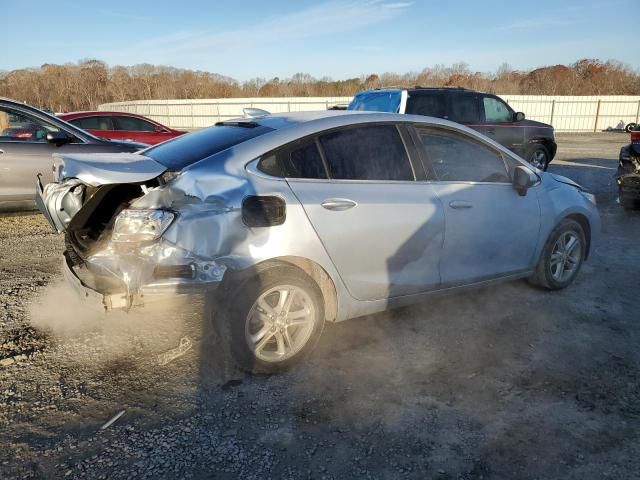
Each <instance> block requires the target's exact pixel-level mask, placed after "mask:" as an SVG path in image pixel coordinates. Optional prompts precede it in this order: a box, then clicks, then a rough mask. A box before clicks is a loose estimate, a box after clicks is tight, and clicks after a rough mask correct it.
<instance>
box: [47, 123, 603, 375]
mask: <svg viewBox="0 0 640 480" xmlns="http://www.w3.org/2000/svg"><path fill="white" fill-rule="evenodd" d="M54 157H55V158H54V172H55V177H56V182H54V183H50V184H48V185H46V186H45V187H44V188H43V187H42V185H37V189H38V194H37V199H38V204H39V206H40V209H41V210H42V212H43V214H44V215H45V216H46V217H47V218H48V220H49V221H50V223H51V225H52V226H53V227H54V228H55V229H56V230H57V231H58V232H65V235H66V240H67V241H66V244H67V250H66V252H65V254H64V256H65V261H64V270H65V274H66V276H67V278H68V280H69V281H70V282H71V283H72V284H74V285H75V286H76V287H77V288H78V289H79V290H81V291H82V292H83V294H84V295H87V296H89V295H90V296H98V297H99V298H100V299H101V301H102V302H103V304H104V306H105V308H106V309H115V308H123V309H129V308H132V307H138V306H141V305H143V304H144V302H145V301H146V300H147V299H148V298H149V297H150V296H151V295H156V294H178V293H188V292H192V291H209V292H210V293H209V294H210V295H212V296H213V298H214V300H215V305H217V310H216V315H215V317H216V321H217V322H218V323H219V324H221V325H224V326H225V331H227V332H228V335H229V338H228V341H229V342H230V345H231V350H232V352H233V354H234V356H235V357H236V359H237V360H238V362H239V363H240V364H241V365H242V366H243V367H244V368H246V369H248V370H251V371H259V372H273V371H276V370H279V369H282V368H286V367H288V366H289V365H291V364H292V363H294V362H296V361H298V360H299V359H300V358H301V357H303V356H304V355H305V354H307V353H308V352H309V351H310V350H311V349H312V348H313V346H314V344H315V343H316V342H317V340H318V337H319V336H320V334H321V332H322V329H323V326H324V323H325V322H326V321H329V322H334V321H341V320H346V319H348V318H352V317H357V316H361V315H366V314H372V313H375V312H380V311H383V310H385V309H388V308H391V307H395V306H400V305H406V304H410V303H415V302H420V301H424V300H425V299H427V298H429V296H430V295H434V294H439V293H442V292H452V291H455V290H458V289H463V288H468V287H475V286H482V285H487V284H489V283H493V282H501V281H506V280H514V279H518V278H528V279H530V280H531V282H532V283H533V284H535V285H538V286H540V287H542V288H546V289H552V290H555V289H561V288H564V287H566V286H567V285H569V284H570V283H571V282H572V281H573V280H574V279H575V277H576V275H577V274H578V271H579V270H580V266H581V265H582V262H583V261H584V260H585V259H586V258H587V257H588V256H589V253H590V251H592V250H593V246H594V243H595V241H596V236H597V234H598V231H599V228H600V220H599V216H598V211H597V208H596V202H595V198H594V196H593V195H591V194H589V193H587V192H585V191H584V190H583V189H582V188H581V187H580V186H579V185H577V184H575V183H574V182H572V181H571V180H569V179H567V178H564V177H560V176H557V175H554V174H551V173H545V172H542V171H540V170H536V169H535V168H534V167H532V166H531V165H529V164H528V163H527V162H525V161H524V160H522V159H521V158H520V157H518V156H516V155H515V154H513V153H511V152H509V151H508V150H507V149H505V148H504V147H502V146H501V145H499V144H497V143H496V142H494V141H492V140H490V139H488V138H487V137H484V136H482V135H481V134H479V133H477V132H475V131H473V130H471V129H469V128H466V127H464V126H462V125H459V124H455V123H452V122H449V121H446V120H440V119H435V118H430V117H423V116H412V115H395V114H388V113H361V112H312V113H289V114H278V115H266V114H265V115H262V116H255V113H254V116H252V117H249V118H241V119H236V120H233V121H226V122H220V123H218V124H216V125H215V126H213V127H210V128H207V129H204V130H200V131H198V132H194V133H191V134H188V135H185V136H182V137H178V138H176V139H175V140H172V141H169V142H167V143H164V144H161V145H158V146H154V147H151V148H149V149H147V150H144V151H142V152H140V153H137V154H93V155H56V156H54Z"/></svg>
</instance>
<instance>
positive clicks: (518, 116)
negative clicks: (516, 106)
mask: <svg viewBox="0 0 640 480" xmlns="http://www.w3.org/2000/svg"><path fill="white" fill-rule="evenodd" d="M522 120H524V113H522V112H516V122H521V121H522Z"/></svg>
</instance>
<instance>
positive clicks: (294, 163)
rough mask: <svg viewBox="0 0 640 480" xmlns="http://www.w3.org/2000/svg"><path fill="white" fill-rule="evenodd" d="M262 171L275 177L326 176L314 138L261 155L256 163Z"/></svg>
mask: <svg viewBox="0 0 640 480" xmlns="http://www.w3.org/2000/svg"><path fill="white" fill-rule="evenodd" d="M258 168H259V169H260V170H262V171H263V172H265V173H267V174H269V175H273V176H276V177H287V178H316V179H318V178H320V179H325V178H327V172H326V170H325V168H324V164H323V163H322V157H321V156H320V152H319V151H318V146H317V145H316V142H315V140H307V141H305V142H303V143H302V142H296V143H294V144H293V145H290V146H288V147H286V148H283V149H281V150H279V151H277V152H274V153H271V154H268V155H266V156H265V157H263V158H262V159H261V160H260V162H259V163H258Z"/></svg>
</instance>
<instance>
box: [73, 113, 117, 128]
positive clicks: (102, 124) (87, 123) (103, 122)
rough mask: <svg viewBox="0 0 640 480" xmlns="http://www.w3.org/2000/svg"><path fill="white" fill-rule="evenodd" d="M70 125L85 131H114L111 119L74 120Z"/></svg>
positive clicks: (85, 118) (88, 118)
mask: <svg viewBox="0 0 640 480" xmlns="http://www.w3.org/2000/svg"><path fill="white" fill-rule="evenodd" d="M69 123H73V124H74V125H75V126H77V127H80V128H83V129H85V130H113V129H114V128H113V123H112V122H111V118H110V117H101V116H97V117H84V118H74V119H73V120H70V121H69Z"/></svg>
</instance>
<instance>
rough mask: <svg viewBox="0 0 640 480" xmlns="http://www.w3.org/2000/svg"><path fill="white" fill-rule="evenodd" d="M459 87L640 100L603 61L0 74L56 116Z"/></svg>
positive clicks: (8, 90)
mask: <svg viewBox="0 0 640 480" xmlns="http://www.w3.org/2000/svg"><path fill="white" fill-rule="evenodd" d="M414 86H433V87H440V86H459V87H465V88H470V89H474V90H481V91H485V92H492V93H502V94H524V95H640V74H639V73H638V72H637V71H635V70H633V69H632V68H631V67H629V66H627V65H625V64H622V63H620V62H617V61H614V60H609V61H606V62H602V61H599V60H595V59H583V60H579V61H577V62H575V63H573V64H571V65H554V66H548V67H542V68H536V69H534V70H530V71H517V70H514V69H512V68H511V67H510V66H509V65H508V64H504V65H502V66H501V67H500V68H498V69H497V70H496V71H495V72H491V73H481V72H472V71H471V70H470V69H469V66H468V65H467V64H465V63H457V64H454V65H451V66H445V65H435V66H433V67H428V68H425V69H423V70H421V71H420V72H409V73H405V74H397V73H380V74H375V73H374V74H370V75H364V76H361V77H359V78H350V79H346V80H332V79H331V78H329V77H324V78H321V79H317V78H314V77H312V76H311V75H309V74H306V73H296V74H295V75H293V76H292V77H291V78H284V79H280V78H278V77H275V78H271V79H265V78H253V79H250V80H247V81H244V82H240V81H237V80H235V79H233V78H230V77H226V76H224V75H220V74H217V73H211V72H203V71H195V70H187V69H179V68H173V67H167V66H161V65H149V64H141V65H134V66H131V67H124V66H114V67H110V66H108V65H107V64H106V63H104V62H102V61H100V60H93V59H85V60H80V61H79V62H77V63H67V64H64V65H54V64H45V65H42V66H41V67H39V68H28V69H19V70H12V71H7V72H0V96H4V97H9V98H12V99H15V100H18V101H22V102H27V103H29V104H32V105H35V106H37V107H40V108H46V109H48V110H51V111H56V112H68V111H75V110H92V109H95V108H96V107H97V106H98V105H100V104H101V103H107V102H120V101H126V100H153V99H187V98H231V97H307V96H320V97H329V96H351V95H353V94H355V93H356V92H358V91H360V90H366V89H371V88H384V87H414Z"/></svg>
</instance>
